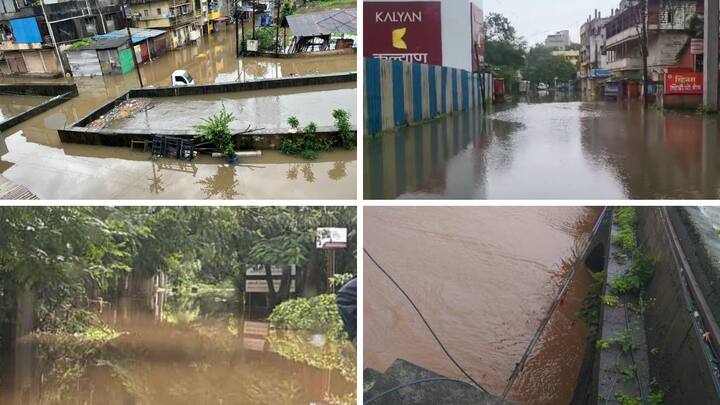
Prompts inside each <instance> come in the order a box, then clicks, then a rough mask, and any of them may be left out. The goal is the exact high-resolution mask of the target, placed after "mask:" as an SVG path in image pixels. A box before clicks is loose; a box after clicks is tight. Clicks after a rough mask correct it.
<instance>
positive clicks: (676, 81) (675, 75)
mask: <svg viewBox="0 0 720 405" xmlns="http://www.w3.org/2000/svg"><path fill="white" fill-rule="evenodd" d="M665 94H703V74H702V73H699V72H667V73H665Z"/></svg>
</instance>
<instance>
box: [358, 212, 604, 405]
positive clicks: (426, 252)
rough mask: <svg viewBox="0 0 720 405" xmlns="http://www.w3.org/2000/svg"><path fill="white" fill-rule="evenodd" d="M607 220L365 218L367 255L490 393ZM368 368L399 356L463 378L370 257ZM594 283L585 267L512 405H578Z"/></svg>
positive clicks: (500, 385)
mask: <svg viewBox="0 0 720 405" xmlns="http://www.w3.org/2000/svg"><path fill="white" fill-rule="evenodd" d="M599 214H600V212H599V210H596V209H585V208H547V207H544V208H458V207H453V208H444V207H432V208H410V207H402V208H377V207H366V209H365V247H366V248H367V249H368V251H369V252H370V254H372V255H373V256H374V257H375V259H376V260H378V262H379V263H380V264H381V265H382V266H383V267H384V268H385V270H386V271H388V273H390V274H391V276H392V277H393V278H395V280H396V281H397V282H398V283H399V284H400V285H401V286H402V288H403V289H405V290H406V291H407V293H408V294H409V295H410V296H411V297H412V298H413V299H414V300H415V302H416V305H418V307H419V308H420V310H421V311H422V312H423V314H424V316H425V317H426V318H427V319H428V322H429V323H430V325H431V326H432V327H433V329H435V331H436V332H437V334H438V336H439V337H440V339H441V340H442V341H443V342H444V344H445V346H446V347H447V348H448V350H449V351H450V352H451V353H452V354H453V356H454V357H455V358H456V359H457V360H458V362H459V363H460V364H461V365H462V366H463V367H464V368H465V369H466V370H467V371H468V373H469V374H470V375H471V376H473V378H474V379H476V380H477V381H478V382H479V383H480V384H481V385H483V386H484V387H485V388H486V389H487V390H488V391H489V392H490V393H491V394H495V395H499V394H501V393H502V391H503V389H504V388H505V385H506V383H507V380H508V378H509V377H510V375H511V374H512V371H513V369H514V367H515V364H516V363H517V362H518V361H520V358H521V357H522V355H523V352H524V351H525V350H526V348H527V346H528V344H529V342H530V340H531V338H532V336H533V334H534V333H535V331H536V330H537V328H538V326H539V325H540V322H541V320H542V318H543V317H544V316H545V313H546V311H547V310H548V308H549V307H550V305H551V303H552V301H553V298H554V296H555V294H556V293H557V291H558V289H559V286H560V283H561V282H562V281H563V279H564V277H566V275H567V272H568V271H570V268H571V263H572V262H573V261H574V259H575V256H576V255H577V254H579V252H577V249H578V247H579V246H580V245H581V244H582V242H584V241H585V240H586V239H587V238H588V237H589V235H590V233H591V231H592V227H593V225H594V223H595V221H596V219H597V217H598V215H599ZM364 263H365V269H366V270H365V273H364V277H365V279H364V282H365V284H364V285H365V288H364V311H365V312H364V316H365V318H364V328H365V330H364V339H365V340H364V361H365V363H364V366H365V367H370V368H374V369H376V370H380V371H384V370H385V369H386V368H387V367H388V366H390V364H391V363H392V362H393V361H395V359H398V358H401V359H404V360H408V361H410V362H413V363H415V364H418V365H420V366H422V367H425V368H428V369H430V370H431V371H434V372H436V373H439V374H441V375H445V376H449V377H454V378H460V379H463V376H462V374H461V373H460V372H459V371H458V370H457V369H456V368H454V366H453V365H452V363H451V362H450V361H449V360H448V359H447V357H445V355H444V353H443V352H442V350H441V349H440V347H438V345H437V343H436V342H435V340H434V339H433V338H432V336H431V334H430V333H429V332H428V330H427V329H426V327H425V326H424V324H423V323H422V321H421V319H420V318H419V317H418V315H417V314H416V313H415V312H414V311H413V309H412V307H411V306H410V305H409V303H408V302H407V301H406V300H405V298H404V297H403V296H402V295H401V294H400V293H399V292H398V291H397V289H396V288H395V287H394V286H393V285H392V283H391V282H390V281H389V280H388V279H387V278H386V277H385V276H384V275H383V274H382V273H381V272H380V271H379V270H378V269H377V268H376V267H375V266H373V264H372V262H370V261H369V259H368V258H367V256H366V257H365V259H364ZM592 282H593V281H592V277H591V275H590V274H589V273H588V272H586V271H585V270H583V269H580V271H578V273H577V274H576V276H575V278H574V279H573V282H572V285H571V289H570V292H569V294H568V295H567V296H566V299H565V300H564V301H563V303H562V304H561V306H560V308H559V309H558V312H556V313H555V314H554V315H553V317H552V318H551V321H550V324H549V326H548V327H547V328H546V330H545V332H544V334H543V336H542V339H541V341H540V343H539V344H538V346H537V347H536V349H535V351H534V352H533V353H532V355H531V357H530V360H529V361H528V363H527V364H526V366H525V369H524V371H523V372H522V374H521V375H520V378H519V379H518V381H517V382H516V383H515V385H514V386H513V390H512V391H511V392H510V395H509V399H511V400H513V401H516V402H517V403H519V404H565V403H569V402H570V400H571V399H572V396H573V393H574V390H575V386H576V384H577V380H578V376H579V373H580V367H581V364H582V360H583V355H584V354H585V349H586V345H587V338H588V329H587V326H586V324H585V323H584V322H582V321H580V320H578V319H577V316H576V312H577V311H578V310H579V309H580V304H581V302H582V300H583V299H584V298H585V296H586V294H587V291H588V290H589V287H590V285H591V284H592Z"/></svg>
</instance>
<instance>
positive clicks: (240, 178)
mask: <svg viewBox="0 0 720 405" xmlns="http://www.w3.org/2000/svg"><path fill="white" fill-rule="evenodd" d="M234 40H235V39H234V35H233V32H232V28H231V27H226V29H225V30H222V31H221V32H220V33H218V34H214V35H212V36H209V37H207V36H206V37H203V38H202V39H201V40H199V41H198V43H197V44H195V45H191V46H188V47H185V48H181V49H178V50H175V51H169V52H168V53H167V54H165V55H163V56H162V57H160V58H159V59H156V60H154V61H152V62H150V63H147V64H144V65H142V66H141V68H140V70H141V73H142V77H143V81H144V84H145V85H146V86H148V85H155V86H167V85H169V81H170V74H171V73H172V71H174V70H175V69H185V70H187V71H188V72H189V73H190V74H191V75H192V76H193V78H194V80H195V82H196V83H197V84H209V83H223V82H231V81H237V80H241V81H245V80H257V79H263V78H279V77H289V76H298V75H313V74H326V73H336V72H347V71H355V70H356V67H355V66H356V56H355V55H344V56H333V57H307V58H298V59H274V58H243V59H240V60H238V59H236V58H235V45H234V44H235V43H234ZM27 80H28V79H16V78H3V79H2V82H3V83H17V82H27ZM71 81H72V82H74V83H76V84H77V86H78V91H79V93H80V95H79V97H76V98H73V99H71V100H69V101H68V102H66V103H64V104H62V105H60V106H58V107H55V108H53V109H51V110H50V111H47V112H45V113H42V114H40V115H38V116H36V117H34V118H32V119H30V120H28V121H26V122H24V123H22V124H20V125H18V126H16V127H14V128H11V129H10V130H9V131H7V132H6V133H3V134H2V136H0V138H1V139H0V142H4V143H5V146H0V151H4V150H5V149H7V150H8V153H7V154H4V155H0V174H1V175H3V176H4V177H6V178H7V179H9V180H11V181H13V182H15V183H18V184H21V185H23V186H26V187H27V188H28V189H30V190H31V191H32V192H33V193H35V194H36V195H38V196H39V197H40V198H42V199H62V198H66V199H105V198H108V199H154V198H160V199H185V198H196V199H206V198H212V199H215V198H237V199H266V198H272V199H286V198H287V199H303V198H313V199H317V198H328V199H349V198H355V194H356V173H357V162H356V152H355V151H349V152H348V151H344V150H336V151H331V152H328V153H322V154H320V158H319V160H317V161H313V162H307V161H305V160H299V159H296V158H294V157H288V156H284V155H281V154H279V153H275V152H268V153H265V154H264V156H263V157H261V158H252V159H243V160H241V165H240V166H237V167H235V168H232V167H228V166H226V165H224V164H223V161H222V160H215V159H210V158H205V157H201V158H199V159H196V160H195V161H193V163H192V164H187V163H183V162H176V161H172V162H170V161H168V162H160V163H159V164H158V162H155V163H154V162H152V161H151V160H150V159H149V153H141V152H130V151H129V150H128V148H114V147H97V146H89V145H74V144H63V143H62V142H61V141H60V139H59V137H58V134H57V129H60V128H64V127H67V126H70V125H71V124H72V123H73V122H76V121H78V120H79V119H80V118H82V117H84V116H85V115H87V114H89V113H90V112H91V111H93V110H95V109H96V108H98V107H99V106H101V105H103V104H105V103H107V102H108V101H110V100H111V99H114V98H116V97H118V96H120V95H122V94H123V93H125V92H126V91H127V90H128V89H131V88H136V87H139V86H138V81H137V76H136V74H135V72H130V73H128V74H125V75H117V76H102V77H92V78H91V77H78V78H74V79H71ZM34 82H37V83H48V82H65V80H64V79H55V80H53V79H37V80H34ZM346 91H348V92H349V91H350V90H346ZM341 92H342V91H341ZM353 93H354V91H353ZM355 100H356V98H355V96H354V94H353V97H352V100H349V101H347V103H352V104H349V105H353V106H354V103H355ZM266 101H267V100H266ZM303 104H307V103H303ZM331 107H332V108H339V107H342V105H331ZM275 108H277V107H275ZM329 108H330V107H329ZM304 110H309V108H304ZM204 111H205V110H203V109H200V108H194V112H198V113H199V112H202V113H203V114H204ZM275 112H277V109H275V110H273V112H271V113H269V115H270V116H271V117H272V115H273V114H275ZM352 112H353V113H354V110H352ZM329 113H331V111H328V114H329ZM301 114H306V113H305V112H301V113H299V115H301ZM353 115H354V114H353ZM193 118H194V117H193ZM353 119H357V117H353ZM268 122H277V118H276V117H273V119H268ZM19 131H22V133H19ZM188 167H189V169H188ZM159 177H160V178H161V179H160V180H159V179H158V178H159Z"/></svg>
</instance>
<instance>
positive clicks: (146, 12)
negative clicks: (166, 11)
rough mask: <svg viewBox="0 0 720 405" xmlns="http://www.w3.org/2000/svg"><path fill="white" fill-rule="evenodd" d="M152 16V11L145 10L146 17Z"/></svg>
mask: <svg viewBox="0 0 720 405" xmlns="http://www.w3.org/2000/svg"><path fill="white" fill-rule="evenodd" d="M149 15H150V11H149V10H148V9H145V17H147V16H149Z"/></svg>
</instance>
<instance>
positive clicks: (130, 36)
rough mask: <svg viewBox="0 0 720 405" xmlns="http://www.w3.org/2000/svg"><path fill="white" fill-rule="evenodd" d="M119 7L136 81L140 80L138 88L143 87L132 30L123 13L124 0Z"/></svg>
mask: <svg viewBox="0 0 720 405" xmlns="http://www.w3.org/2000/svg"><path fill="white" fill-rule="evenodd" d="M120 8H121V9H122V16H123V19H124V20H125V21H124V22H125V28H127V34H128V44H129V45H130V52H132V58H133V63H134V64H135V71H136V72H137V78H138V82H140V88H141V89H142V88H143V82H142V75H140V66H138V61H137V58H136V57H135V56H136V55H135V46H134V45H133V40H132V32H130V26H129V25H128V22H127V20H128V19H127V15H126V14H125V0H120Z"/></svg>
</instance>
